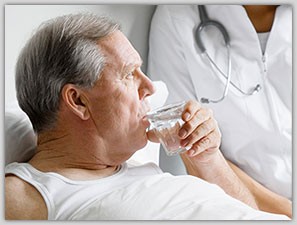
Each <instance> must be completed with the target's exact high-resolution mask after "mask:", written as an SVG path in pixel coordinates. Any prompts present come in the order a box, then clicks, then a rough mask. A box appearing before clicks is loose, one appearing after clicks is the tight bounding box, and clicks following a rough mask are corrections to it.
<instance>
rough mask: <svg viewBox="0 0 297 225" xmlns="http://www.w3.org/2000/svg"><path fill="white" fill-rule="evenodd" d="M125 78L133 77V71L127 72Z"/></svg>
mask: <svg viewBox="0 0 297 225" xmlns="http://www.w3.org/2000/svg"><path fill="white" fill-rule="evenodd" d="M126 78H127V79H133V78H134V74H133V72H130V73H128V74H127V76H126Z"/></svg>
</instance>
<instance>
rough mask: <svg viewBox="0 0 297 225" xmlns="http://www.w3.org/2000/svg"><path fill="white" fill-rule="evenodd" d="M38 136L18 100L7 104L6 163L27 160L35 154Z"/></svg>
mask: <svg viewBox="0 0 297 225" xmlns="http://www.w3.org/2000/svg"><path fill="white" fill-rule="evenodd" d="M36 143H37V138H36V135H35V133H34V131H33V127H32V124H31V122H30V120H29V118H28V116H27V114H25V113H24V112H23V111H22V110H21V109H20V107H19V106H18V104H17V102H14V103H11V104H9V105H6V106H5V165H7V164H9V163H11V162H26V161H28V160H29V159H30V158H31V157H32V156H33V154H34V151H35V148H36Z"/></svg>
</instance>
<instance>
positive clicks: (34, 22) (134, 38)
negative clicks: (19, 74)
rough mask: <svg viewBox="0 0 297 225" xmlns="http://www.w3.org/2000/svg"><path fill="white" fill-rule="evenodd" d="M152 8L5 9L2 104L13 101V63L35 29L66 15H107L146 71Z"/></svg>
mask: <svg viewBox="0 0 297 225" xmlns="http://www.w3.org/2000/svg"><path fill="white" fill-rule="evenodd" d="M154 9H155V6H153V5H6V6H5V56H4V57H5V105H6V104H9V103H11V102H14V101H16V97H15V79H14V74H15V64H16V60H17V57H18V54H19V52H20V50H21V48H22V47H23V46H24V44H25V42H26V41H27V40H28V39H29V38H30V36H31V35H32V33H33V31H34V29H36V28H37V27H38V26H39V25H40V24H41V23H42V22H43V21H45V20H48V19H50V18H53V17H56V16H60V15H63V14H68V13H77V12H92V13H96V14H100V15H101V14H104V15H109V16H111V17H112V18H114V19H115V20H116V21H118V22H119V23H120V24H121V25H122V30H123V32H124V33H125V34H126V35H127V36H128V38H129V39H130V41H131V42H132V44H133V45H134V47H135V48H136V49H137V50H138V52H139V53H140V55H141V57H142V58H143V61H144V65H143V70H144V71H146V60H147V43H148V31H149V25H150V20H151V16H152V14H153V12H154Z"/></svg>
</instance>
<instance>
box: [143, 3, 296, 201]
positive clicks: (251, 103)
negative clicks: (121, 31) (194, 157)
mask: <svg viewBox="0 0 297 225" xmlns="http://www.w3.org/2000/svg"><path fill="white" fill-rule="evenodd" d="M206 10H207V12H208V15H209V17H210V18H212V19H214V20H217V21H220V22H221V23H222V24H223V25H224V26H225V27H226V29H227V31H228V33H229V35H230V39H231V49H232V52H231V54H232V65H233V66H232V81H233V82H234V83H235V84H236V85H237V86H238V87H240V88H241V89H242V90H244V91H248V90H249V89H250V88H252V87H255V86H256V85H257V84H260V85H261V86H262V90H261V91H260V92H259V93H257V94H255V95H253V96H243V95H242V94H241V93H240V92H239V91H238V90H236V89H235V88H234V87H232V86H230V89H229V93H228V96H227V97H226V98H225V100H224V101H223V102H220V103H216V104H212V103H211V104H208V105H205V106H207V107H210V108H211V109H212V110H213V111H214V116H215V118H216V120H217V121H218V124H219V127H220V130H221V132H222V144H221V150H222V152H223V154H224V155H225V157H226V158H227V159H230V160H231V161H232V162H234V163H235V164H237V165H238V166H239V167H240V168H242V169H243V170H244V171H246V172H247V173H248V174H249V175H250V176H252V177H253V178H254V179H255V180H257V181H258V182H260V183H262V184H263V185H264V186H266V187H267V188H269V189H270V190H272V191H274V192H276V193H278V194H281V195H283V196H285V197H287V198H292V8H291V7H290V6H288V5H283V6H279V7H278V8H277V10H276V16H275V20H274V23H273V27H272V30H271V32H270V35H269V38H268V41H267V45H266V50H265V53H264V54H263V53H262V51H261V47H260V43H259V39H258V36H257V33H256V31H255V29H254V27H253V25H252V23H251V21H250V20H249V18H248V16H247V13H246V11H245V9H244V8H243V7H242V6H240V5H208V6H206ZM199 22H200V19H199V15H198V7H197V6H196V5H195V6H194V5H178V6H174V5H171V6H166V5H161V6H158V8H157V9H156V12H155V14H154V17H153V20H152V24H151V31H150V46H149V49H150V51H149V64H148V74H149V76H150V77H151V78H152V79H153V80H163V81H165V83H166V84H167V85H168V89H169V99H168V103H169V102H177V101H180V100H185V99H193V98H195V99H200V98H201V97H207V98H211V99H218V98H220V97H221V96H222V93H223V90H224V87H225V83H226V79H225V78H223V77H222V76H221V75H220V74H218V73H217V71H215V70H213V69H212V68H211V64H210V63H209V61H207V60H206V58H204V57H202V56H201V54H200V51H199V49H198V47H197V44H196V41H195V30H196V28H197V26H198V24H199ZM220 35H221V34H220V33H218V32H217V30H215V29H213V28H210V29H208V30H207V31H206V32H205V33H203V40H204V42H205V46H206V47H207V51H208V53H209V54H210V55H211V56H212V57H213V59H214V61H215V62H216V63H217V64H218V66H219V67H220V68H222V70H223V71H225V72H226V71H227V53H226V49H225V47H224V46H223V39H222V38H221V37H220ZM161 157H162V156H161ZM164 161H165V163H166V166H165V167H166V168H169V169H168V170H169V171H170V170H172V171H171V172H173V173H174V171H175V170H176V168H178V167H181V166H182V163H181V161H179V162H176V161H171V159H170V158H167V159H164V158H163V159H161V166H162V162H163V164H164Z"/></svg>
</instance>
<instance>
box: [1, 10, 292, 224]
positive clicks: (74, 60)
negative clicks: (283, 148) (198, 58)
mask: <svg viewBox="0 0 297 225" xmlns="http://www.w3.org/2000/svg"><path fill="white" fill-rule="evenodd" d="M141 63H142V61H141V58H140V56H139V55H138V53H137V52H136V51H135V49H134V48H133V47H132V45H131V44H130V43H129V41H128V40H127V38H126V37H125V36H124V35H123V33H122V32H121V31H120V30H119V26H118V25H117V24H116V23H114V22H112V21H110V20H109V19H108V18H105V17H96V16H94V15H89V14H77V15H68V16H63V17H59V18H56V19H54V20H51V21H49V22H47V23H45V24H44V25H43V26H42V27H41V28H40V29H39V31H38V32H36V33H35V35H34V36H33V37H32V38H31V39H30V40H29V42H28V43H27V44H26V46H25V47H24V49H23V50H22V52H21V54H20V57H19V59H18V63H17V72H16V87H17V97H18V101H19V105H20V107H21V108H22V109H23V110H24V112H26V113H27V115H28V116H29V118H30V120H31V122H32V124H33V128H34V130H35V131H36V133H37V134H38V146H37V151H36V154H35V155H34V156H33V158H32V159H31V160H30V161H29V162H28V163H12V164H9V165H8V166H7V167H6V171H5V173H6V178H5V189H6V190H5V197H6V200H5V203H6V204H5V209H6V212H5V214H6V219H49V220H91V219H92V220H94V219H97V220H100V219H102V220H105V219H115V220H119V219H130V220H131V219H154V220H156V219H158V220H160V219H278V220H279V219H287V218H286V217H285V216H281V215H275V214H269V213H265V212H261V211H258V210H256V209H254V208H257V206H256V204H255V202H254V200H253V198H252V197H251V195H250V193H249V192H248V191H247V189H246V188H245V187H244V186H243V185H242V183H240V181H239V179H238V178H237V177H236V176H235V174H234V173H232V170H231V169H230V168H229V166H228V164H227V163H226V161H224V159H223V157H222V156H221V153H220V151H219V145H220V132H219V130H218V127H217V125H216V122H215V120H214V118H213V117H212V114H211V113H210V111H209V110H207V109H204V108H201V107H200V105H199V104H198V103H196V102H192V101H191V102H188V103H187V105H186V107H185V110H184V112H183V120H184V121H185V122H186V123H185V124H184V126H183V127H182V128H181V130H180V136H181V139H182V142H181V143H182V144H183V145H184V146H192V148H191V149H190V150H189V151H188V152H186V153H184V154H183V157H184V160H185V162H186V164H187V167H188V168H189V170H190V171H192V172H193V175H201V174H203V176H204V177H212V178H213V183H216V184H218V185H220V186H221V187H222V188H223V189H225V191H226V192H227V193H228V194H229V195H227V194H226V193H225V192H224V191H223V190H222V189H221V188H219V187H218V186H217V185H213V184H210V183H207V182H205V181H203V180H201V179H199V178H197V177H194V176H190V175H189V176H180V177H175V176H172V175H170V174H165V173H162V171H161V170H160V169H159V168H158V167H157V166H156V165H154V164H145V165H140V166H129V165H127V163H125V161H126V160H127V159H129V158H130V157H131V156H132V155H133V153H135V152H136V151H137V150H138V149H140V148H142V147H143V146H145V145H146V143H147V141H148V138H149V139H150V140H152V141H154V140H155V139H156V137H154V134H153V133H147V132H146V129H147V127H148V126H149V122H148V120H147V118H146V113H147V112H148V110H149V107H148V106H147V104H146V97H147V96H149V95H151V94H153V93H154V87H153V85H152V83H151V81H150V80H149V79H148V78H147V77H146V76H145V74H143V73H142V71H141V70H140V66H141ZM205 161H207V162H209V161H210V162H212V164H213V167H212V168H207V167H205V166H204V165H205V163H204V162H205ZM231 184H232V185H231ZM230 195H231V196H233V197H235V198H238V199H239V200H241V201H238V200H236V199H235V198H232V197H230ZM243 202H245V203H247V204H249V205H250V206H252V207H254V208H252V207H250V206H248V205H246V204H244V203H243Z"/></svg>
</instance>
